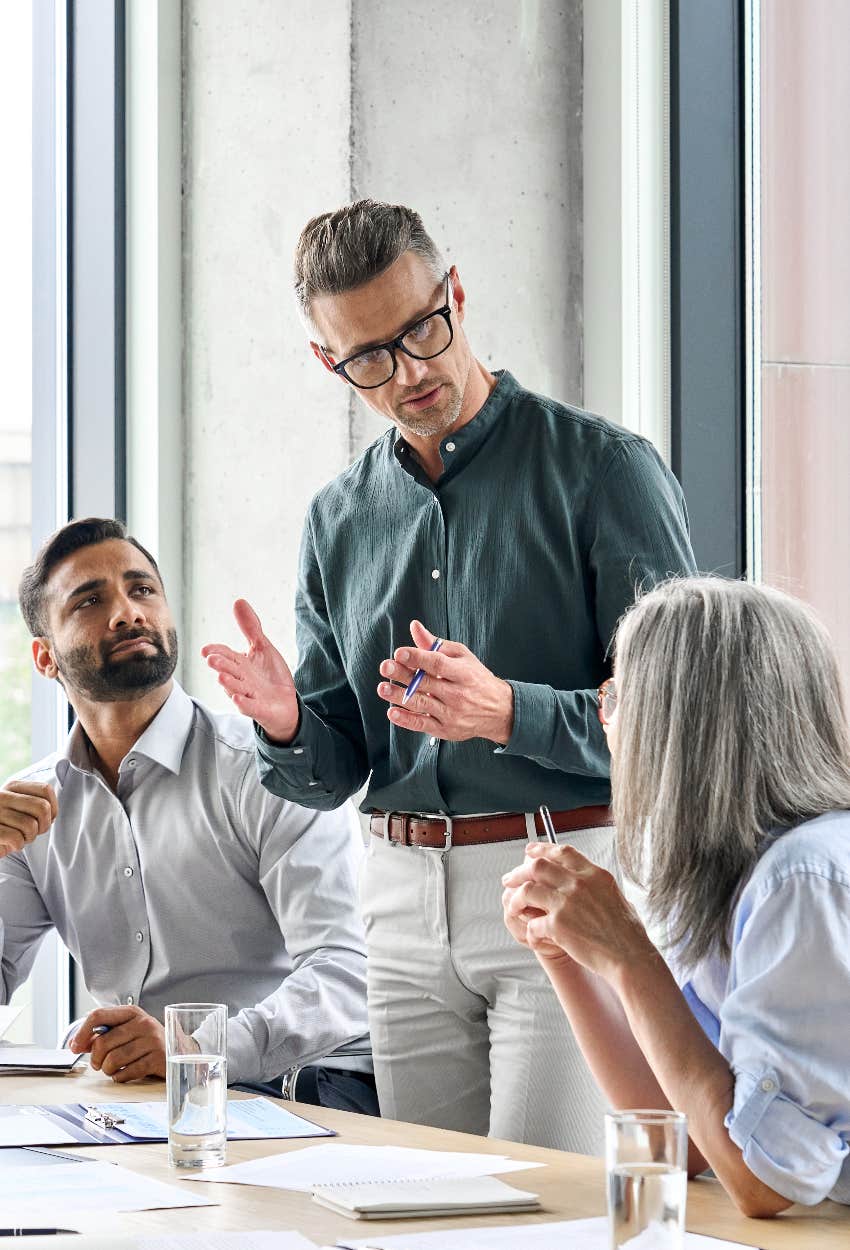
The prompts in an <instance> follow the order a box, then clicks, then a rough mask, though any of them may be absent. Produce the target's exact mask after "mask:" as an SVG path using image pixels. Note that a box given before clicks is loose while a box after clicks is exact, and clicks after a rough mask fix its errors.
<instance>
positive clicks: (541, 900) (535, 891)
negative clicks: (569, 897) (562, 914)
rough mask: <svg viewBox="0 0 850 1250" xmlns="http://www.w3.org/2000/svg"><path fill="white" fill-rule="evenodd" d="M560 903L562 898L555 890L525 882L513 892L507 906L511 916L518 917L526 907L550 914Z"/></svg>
mask: <svg viewBox="0 0 850 1250" xmlns="http://www.w3.org/2000/svg"><path fill="white" fill-rule="evenodd" d="M561 902H563V896H562V895H561V894H559V893H558V891H557V890H552V889H550V888H549V886H546V885H540V884H539V882H536V881H526V882H525V883H524V884H523V885H521V886H519V887H518V888H517V889H515V890H514V892H513V895H512V896H511V898H510V899H509V901H508V904H507V906H508V911H509V912H510V914H511V915H512V916H519V915H521V913H522V912H523V911H525V909H526V908H527V907H536V908H538V909H539V910H540V911H542V912H550V911H552V910H553V908H555V907H557V906H558V904H559V903H561Z"/></svg>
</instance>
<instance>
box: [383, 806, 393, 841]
mask: <svg viewBox="0 0 850 1250" xmlns="http://www.w3.org/2000/svg"><path fill="white" fill-rule="evenodd" d="M394 815H395V812H384V841H385V842H386V844H387V846H395V843H394V842H393V840H392V838H391V837H390V818H391V817H392V816H394Z"/></svg>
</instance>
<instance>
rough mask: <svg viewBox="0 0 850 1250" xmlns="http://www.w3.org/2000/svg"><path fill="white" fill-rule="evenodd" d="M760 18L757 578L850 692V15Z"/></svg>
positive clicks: (777, 3)
mask: <svg viewBox="0 0 850 1250" xmlns="http://www.w3.org/2000/svg"><path fill="white" fill-rule="evenodd" d="M756 17H757V20H756V29H755V30H754V51H755V60H756V63H758V61H759V60H760V69H759V71H758V72H757V73H756V75H755V78H754V89H753V103H754V106H755V115H756V127H757V128H756V135H757V136H758V137H760V152H758V153H757V155H758V156H759V157H760V166H761V168H760V174H759V173H758V172H757V177H756V185H757V194H758V189H759V188H760V203H759V202H756V204H755V206H754V210H755V211H754V216H755V219H756V222H758V218H759V216H760V227H761V228H760V234H758V233H757V235H756V238H755V247H754V252H755V262H756V273H757V275H758V273H759V271H760V283H757V289H756V290H755V292H754V298H755V300H756V301H757V309H756V311H757V314H758V313H760V319H761V324H760V328H758V329H757V334H756V342H755V357H756V359H755V362H754V364H755V385H756V404H755V409H756V412H755V417H756V419H755V423H754V434H755V440H754V448H755V475H754V480H755V492H754V498H755V502H756V508H755V517H754V525H755V538H756V544H755V565H756V567H755V572H756V573H757V574H758V573H759V572H760V574H761V577H762V578H763V580H764V581H766V582H768V583H769V584H771V585H774V586H778V587H781V588H783V589H785V590H788V591H790V592H791V593H793V594H796V595H799V596H800V597H802V598H803V599H806V600H807V601H808V602H810V603H811V604H812V605H813V606H814V607H815V608H816V609H817V610H818V611H819V613H820V615H821V617H822V618H823V619H824V620H825V622H826V624H827V625H828V627H829V629H830V631H831V633H832V635H833V637H834V639H835V641H836V643H837V644H838V648H839V652H840V656H841V660H842V666H843V671H844V677H845V683H846V685H847V689H848V690H850V562H849V561H848V557H850V491H848V477H849V476H850V231H848V229H847V223H848V221H850V131H848V126H847V119H848V117H850V5H848V4H847V3H846V0H807V2H806V3H805V4H799V3H798V0H769V3H764V4H762V5H761V6H760V8H759V9H758V11H757V15H756ZM759 25H760V29H759V28H758V27H759ZM759 112H760V124H759V122H758V113H759ZM759 210H760V213H759ZM758 285H760V291H759V289H758Z"/></svg>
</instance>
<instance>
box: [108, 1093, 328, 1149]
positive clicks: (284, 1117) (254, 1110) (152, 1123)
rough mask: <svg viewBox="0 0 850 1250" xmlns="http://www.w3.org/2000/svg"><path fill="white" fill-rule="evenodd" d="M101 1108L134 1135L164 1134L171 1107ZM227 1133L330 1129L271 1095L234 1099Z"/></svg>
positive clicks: (304, 1133)
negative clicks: (297, 1112) (295, 1112)
mask: <svg viewBox="0 0 850 1250" xmlns="http://www.w3.org/2000/svg"><path fill="white" fill-rule="evenodd" d="M97 1107H98V1110H100V1111H106V1112H107V1113H108V1114H109V1115H111V1116H114V1117H116V1118H120V1119H122V1120H123V1121H124V1123H123V1124H119V1126H118V1127H119V1128H120V1129H121V1131H122V1132H124V1133H129V1134H130V1136H131V1137H157V1136H160V1137H164V1136H166V1135H167V1133H168V1110H167V1107H166V1104H165V1100H164V1099H163V1100H162V1101H161V1102H160V1101H157V1102H99V1103H98V1104H97ZM227 1136H228V1137H231V1138H232V1137H238V1138H239V1139H240V1140H253V1139H261V1138H274V1137H327V1129H324V1128H321V1127H320V1126H319V1125H316V1124H311V1123H310V1121H309V1120H303V1119H302V1118H301V1116H298V1115H293V1113H292V1112H291V1111H287V1110H286V1108H285V1107H278V1106H277V1105H276V1104H275V1103H273V1102H270V1101H269V1099H268V1098H234V1099H231V1100H230V1101H228V1104H227Z"/></svg>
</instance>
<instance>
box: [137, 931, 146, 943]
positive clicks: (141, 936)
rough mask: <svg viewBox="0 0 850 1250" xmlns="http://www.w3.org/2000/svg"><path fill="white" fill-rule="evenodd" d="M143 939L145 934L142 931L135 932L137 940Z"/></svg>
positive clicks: (142, 940)
mask: <svg viewBox="0 0 850 1250" xmlns="http://www.w3.org/2000/svg"><path fill="white" fill-rule="evenodd" d="M144 940H145V935H144V933H141V932H139V933H137V934H136V941H137V942H144Z"/></svg>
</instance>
